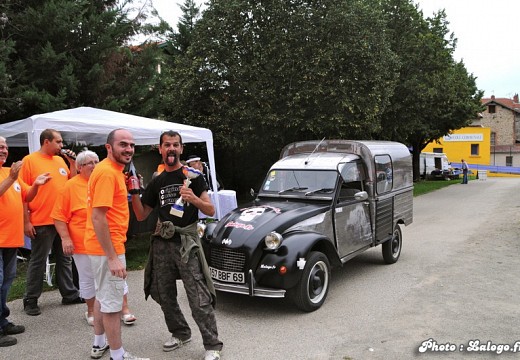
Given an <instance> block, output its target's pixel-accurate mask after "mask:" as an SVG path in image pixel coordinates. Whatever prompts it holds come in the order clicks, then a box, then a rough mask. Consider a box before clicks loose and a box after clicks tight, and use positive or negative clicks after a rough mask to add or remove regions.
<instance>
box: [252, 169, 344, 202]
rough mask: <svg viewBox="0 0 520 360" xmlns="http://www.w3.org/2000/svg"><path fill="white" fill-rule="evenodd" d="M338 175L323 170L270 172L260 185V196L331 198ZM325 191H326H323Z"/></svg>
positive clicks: (334, 172)
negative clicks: (314, 196)
mask: <svg viewBox="0 0 520 360" xmlns="http://www.w3.org/2000/svg"><path fill="white" fill-rule="evenodd" d="M337 177H338V173H337V172H336V171H333V170H330V171H323V170H271V171H270V172H269V173H268V174H267V177H266V178H265V180H264V183H263V184H262V188H261V190H260V195H261V194H264V195H266V194H269V195H274V194H276V195H291V196H294V195H301V196H307V197H308V196H312V195H314V194H316V195H317V196H324V195H325V196H329V197H332V196H333V190H334V188H335V186H336V181H337ZM324 189H326V190H327V191H324Z"/></svg>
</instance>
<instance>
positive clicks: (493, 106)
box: [488, 105, 497, 114]
mask: <svg viewBox="0 0 520 360" xmlns="http://www.w3.org/2000/svg"><path fill="white" fill-rule="evenodd" d="M488 112H489V113H490V114H494V113H496V112H497V110H496V106H495V105H488Z"/></svg>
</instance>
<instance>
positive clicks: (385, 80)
mask: <svg viewBox="0 0 520 360" xmlns="http://www.w3.org/2000/svg"><path fill="white" fill-rule="evenodd" d="M395 66H396V64H395V55H394V54H393V53H392V52H391V50H390V49H389V46H388V45H387V42H386V37H385V23H384V21H383V18H382V17H381V10H380V9H379V8H378V1H360V0H343V1H337V0H319V1H316V0H314V1H304V2H301V1H285V0H278V1H247V0H242V1H209V3H208V8H207V9H206V10H205V12H204V14H203V16H202V19H201V20H200V21H199V22H197V24H196V26H195V33H194V38H193V42H192V44H191V46H190V47H189V49H188V52H187V55H186V56H184V57H182V58H181V59H180V60H179V62H178V63H177V65H176V67H175V68H174V69H173V75H172V77H171V83H170V84H169V85H168V91H167V93H168V106H169V107H168V109H167V113H168V114H171V118H173V119H174V120H176V121H186V122H189V123H190V124H194V125H200V126H204V127H207V128H210V129H211V130H212V131H213V132H214V134H215V143H216V147H217V158H218V159H220V160H221V161H220V163H219V169H224V171H225V175H226V180H227V181H226V184H232V187H234V188H238V189H240V188H241V189H242V190H246V188H248V187H249V186H251V185H252V184H251V181H250V180H246V179H251V178H254V179H259V180H260V179H261V178H262V176H263V175H264V174H265V171H266V169H267V167H268V166H269V165H270V164H271V163H272V162H273V160H275V159H276V158H277V156H278V154H279V151H280V150H281V148H282V147H283V146H284V145H285V144H287V143H288V142H291V141H293V140H302V139H309V138H321V137H329V138H341V137H350V138H356V137H366V136H368V135H370V134H372V133H373V132H375V131H376V130H377V129H379V126H380V124H379V118H380V115H381V113H382V111H383V110H384V109H385V107H386V105H387V103H388V101H389V97H390V95H391V94H392V89H393V86H394V79H395V73H394V71H393V69H394V68H395ZM233 169H240V172H237V171H234V172H233V173H232V171H233ZM229 179H231V180H229Z"/></svg>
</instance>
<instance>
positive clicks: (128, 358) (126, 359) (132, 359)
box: [111, 351, 150, 360]
mask: <svg viewBox="0 0 520 360" xmlns="http://www.w3.org/2000/svg"><path fill="white" fill-rule="evenodd" d="M111 359H112V358H111ZM123 360H150V359H149V358H140V357H137V356H134V355H132V354H130V353H129V352H128V351H125V353H124V354H123Z"/></svg>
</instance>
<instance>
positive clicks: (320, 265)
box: [290, 251, 330, 312]
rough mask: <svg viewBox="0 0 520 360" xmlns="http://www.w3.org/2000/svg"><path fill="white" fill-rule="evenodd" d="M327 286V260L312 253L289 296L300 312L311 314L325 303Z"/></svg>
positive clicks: (328, 282) (328, 281)
mask: <svg viewBox="0 0 520 360" xmlns="http://www.w3.org/2000/svg"><path fill="white" fill-rule="evenodd" d="M329 284H330V263H329V259H328V258H327V257H326V256H325V255H324V254H323V253H321V252H316V251H314V252H311V253H309V256H308V258H307V262H306V263H305V267H304V269H303V273H302V276H301V278H300V281H298V284H297V285H296V286H295V287H294V288H292V289H291V291H290V296H291V297H292V300H293V301H294V303H295V304H296V306H297V307H298V308H299V309H300V310H303V311H306V312H311V311H314V310H317V309H319V308H320V307H321V305H322V304H323V303H324V302H325V298H326V297H327V293H328V291H329Z"/></svg>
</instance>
